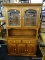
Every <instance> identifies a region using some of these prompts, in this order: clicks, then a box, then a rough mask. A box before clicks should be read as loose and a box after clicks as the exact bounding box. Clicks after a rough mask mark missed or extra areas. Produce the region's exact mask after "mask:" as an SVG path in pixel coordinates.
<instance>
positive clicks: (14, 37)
mask: <svg viewBox="0 0 45 60" xmlns="http://www.w3.org/2000/svg"><path fill="white" fill-rule="evenodd" d="M10 38H11V39H31V40H32V39H33V40H37V39H36V36H8V37H7V39H10Z"/></svg>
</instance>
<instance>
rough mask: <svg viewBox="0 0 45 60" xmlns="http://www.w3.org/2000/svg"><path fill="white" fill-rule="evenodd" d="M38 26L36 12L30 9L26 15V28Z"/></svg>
mask: <svg viewBox="0 0 45 60" xmlns="http://www.w3.org/2000/svg"><path fill="white" fill-rule="evenodd" d="M35 25H36V11H35V10H31V9H28V10H26V11H25V14H24V26H35Z"/></svg>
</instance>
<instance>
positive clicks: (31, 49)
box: [27, 44, 36, 54]
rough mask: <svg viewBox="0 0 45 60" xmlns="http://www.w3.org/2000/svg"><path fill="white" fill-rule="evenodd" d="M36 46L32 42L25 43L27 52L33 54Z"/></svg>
mask: <svg viewBox="0 0 45 60" xmlns="http://www.w3.org/2000/svg"><path fill="white" fill-rule="evenodd" d="M35 53H36V46H35V45H34V44H27V54H35Z"/></svg>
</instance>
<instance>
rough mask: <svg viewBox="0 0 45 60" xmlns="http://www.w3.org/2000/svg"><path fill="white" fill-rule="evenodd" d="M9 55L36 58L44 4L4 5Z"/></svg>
mask: <svg viewBox="0 0 45 60" xmlns="http://www.w3.org/2000/svg"><path fill="white" fill-rule="evenodd" d="M3 6H4V9H5V12H6V32H7V48H8V54H9V55H17V56H36V50H37V41H38V29H39V26H40V11H41V6H42V4H28V3H27V4H3Z"/></svg>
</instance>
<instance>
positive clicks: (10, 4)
mask: <svg viewBox="0 0 45 60" xmlns="http://www.w3.org/2000/svg"><path fill="white" fill-rule="evenodd" d="M3 6H42V4H41V3H37V4H36V3H35V4H34V3H33V4H28V3H27V4H19V3H18V4H16V3H13V4H12V3H8V4H6V3H5V4H3Z"/></svg>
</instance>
